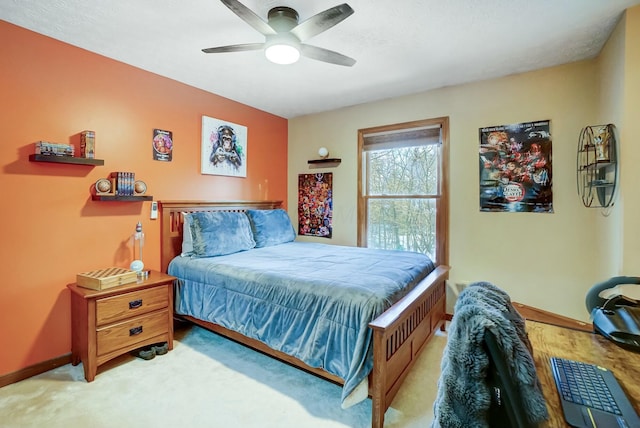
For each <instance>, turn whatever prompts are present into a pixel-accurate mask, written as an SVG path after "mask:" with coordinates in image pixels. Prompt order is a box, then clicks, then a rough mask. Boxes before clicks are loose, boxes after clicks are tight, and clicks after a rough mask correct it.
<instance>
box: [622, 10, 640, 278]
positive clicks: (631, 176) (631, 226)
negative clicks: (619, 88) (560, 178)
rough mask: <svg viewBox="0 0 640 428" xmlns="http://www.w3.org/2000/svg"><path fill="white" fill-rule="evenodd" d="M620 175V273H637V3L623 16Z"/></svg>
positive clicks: (639, 255) (639, 207)
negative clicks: (621, 216) (621, 217)
mask: <svg viewBox="0 0 640 428" xmlns="http://www.w3.org/2000/svg"><path fill="white" fill-rule="evenodd" d="M625 20H626V22H625V44H624V77H623V79H624V99H623V101H622V103H623V109H622V111H623V117H622V123H623V127H622V129H621V132H620V139H621V141H622V149H621V152H622V153H621V163H620V170H621V171H620V177H621V183H622V186H621V189H622V192H621V195H620V196H621V198H620V199H621V202H622V211H623V229H622V230H623V231H624V232H623V246H622V248H623V257H622V260H623V262H622V270H621V273H623V274H625V275H640V168H638V165H640V149H638V147H640V6H636V7H634V8H631V9H628V10H627V12H626V17H625Z"/></svg>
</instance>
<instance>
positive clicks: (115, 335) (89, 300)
mask: <svg viewBox="0 0 640 428" xmlns="http://www.w3.org/2000/svg"><path fill="white" fill-rule="evenodd" d="M175 279H176V278H175V277H173V276H171V275H167V274H164V273H161V272H156V271H151V272H150V273H149V276H148V277H147V278H144V279H140V280H138V281H136V282H132V283H130V284H125V285H120V286H117V287H112V288H107V289H104V290H92V289H89V288H83V287H80V286H78V284H69V285H68V288H69V290H70V291H71V315H72V336H71V339H72V340H71V363H72V364H73V365H74V366H75V365H78V364H79V363H80V362H82V365H83V366H84V377H85V379H86V380H87V382H91V381H93V380H94V379H95V376H96V372H97V370H98V366H100V365H101V364H103V363H105V362H107V361H109V360H111V359H113V358H115V357H118V356H120V355H122V354H126V353H127V352H129V351H132V350H134V349H137V348H141V347H143V346H147V345H151V344H153V343H159V342H167V343H168V344H169V350H171V349H173V281H174V280H175Z"/></svg>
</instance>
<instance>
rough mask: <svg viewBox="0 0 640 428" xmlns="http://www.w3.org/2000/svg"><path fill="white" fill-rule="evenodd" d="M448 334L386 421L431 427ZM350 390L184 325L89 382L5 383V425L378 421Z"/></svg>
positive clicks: (39, 379)
mask: <svg viewBox="0 0 640 428" xmlns="http://www.w3.org/2000/svg"><path fill="white" fill-rule="evenodd" d="M445 344H446V336H445V335H442V334H438V335H436V336H435V337H434V338H433V339H432V340H431V341H430V342H429V344H428V345H427V347H426V349H425V350H424V352H423V353H422V354H421V355H420V358H419V359H418V361H417V363H416V366H415V367H414V368H413V370H412V371H411V373H410V374H409V376H408V378H407V379H406V381H405V383H404V384H403V385H402V388H401V389H400V391H399V393H398V395H397V396H396V398H395V400H394V402H393V404H392V406H391V408H390V409H389V410H387V413H386V415H385V427H402V428H405V427H407V428H408V427H416V428H417V427H428V426H429V425H430V423H431V420H432V418H433V409H432V407H433V401H434V398H435V394H436V389H437V381H438V377H439V373H440V359H441V356H442V351H443V349H444V346H445ZM340 391H341V388H340V386H338V385H335V384H333V383H331V382H328V381H326V380H323V379H320V378H318V377H316V376H314V375H311V374H308V373H306V372H304V371H301V370H299V369H296V368H294V367H291V366H289V365H287V364H285V363H282V362H280V361H278V360H275V359H273V358H270V357H268V356H265V355H263V354H261V353H259V352H256V351H253V350H250V349H248V348H246V347H244V346H242V345H239V344H237V343H235V342H233V341H230V340H228V339H225V338H223V337H221V336H218V335H216V334H214V333H211V332H209V331H207V330H204V329H202V328H199V327H189V328H183V329H180V330H178V331H176V340H175V341H174V350H173V351H171V352H169V353H168V354H166V355H160V356H156V357H155V358H154V359H153V360H150V361H144V360H141V359H139V358H135V357H132V356H129V355H126V356H122V357H120V358H118V359H116V360H113V361H111V362H109V363H107V364H105V365H104V366H101V367H100V368H99V369H98V375H97V376H96V379H95V381H94V382H91V383H87V382H86V381H85V380H84V373H83V368H82V364H80V365H78V366H76V367H73V366H72V365H70V364H68V365H66V366H63V367H58V368H56V369H54V370H51V371H49V372H46V373H43V374H41V375H38V376H34V377H32V378H29V379H26V380H24V381H22V382H18V383H15V384H12V385H8V386H6V387H4V388H0V426H2V427H9V428H14V427H16V428H17V427H51V428H55V427H64V428H75V427H95V428H102V427H104V428H111V427H118V428H129V427H132V428H133V427H150V428H164V427H185V428H191V427H194V428H198V427H207V428H212V427H213V428H217V427H221V428H222V427H224V428H227V427H261V428H262V427H265V428H269V427H273V428H276V427H277V428H288V427H291V428H294V427H295V428H298V427H305V428H313V427H322V428H325V427H328V428H330V427H357V428H359V427H370V426H371V400H369V399H367V400H366V401H364V402H361V403H359V404H357V405H355V406H353V407H351V408H349V409H346V410H343V409H342V408H341V407H340Z"/></svg>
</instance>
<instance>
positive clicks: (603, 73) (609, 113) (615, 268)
mask: <svg viewBox="0 0 640 428" xmlns="http://www.w3.org/2000/svg"><path fill="white" fill-rule="evenodd" d="M625 29H626V25H625V18H624V17H623V18H622V20H621V21H620V23H619V24H618V25H617V26H616V28H615V30H614V31H613V33H612V34H611V36H610V37H609V40H608V41H607V43H606V44H605V46H604V47H603V49H602V51H601V53H600V55H599V56H598V58H597V60H596V64H597V67H598V71H597V72H598V79H599V82H598V87H597V88H596V89H597V91H598V118H597V123H598V124H605V123H612V124H614V125H616V130H617V137H618V139H619V137H620V132H621V131H622V129H623V127H624V126H623V123H622V122H623V119H624V110H623V109H624V87H625V84H624V64H625V60H624V54H625V53H624V47H625ZM595 124H596V123H594V125H595ZM620 149H622V150H620ZM624 150H625V148H624V147H621V145H620V144H619V147H618V152H619V153H618V155H620V154H621V151H624ZM620 171H621V169H620V168H618V172H620ZM617 193H618V196H617V197H616V199H615V201H614V205H613V207H612V208H610V209H607V210H599V212H598V214H599V215H598V216H597V219H596V228H595V232H597V235H598V255H597V256H598V257H599V258H600V259H601V260H602V261H603V266H602V270H603V276H606V277H611V276H615V275H618V274H620V272H621V270H622V260H623V258H622V254H623V238H624V237H623V234H622V232H623V227H622V226H623V224H622V222H623V219H624V217H623V213H624V209H623V203H622V200H621V198H620V194H621V192H620V186H618V189H617ZM605 273H608V274H605Z"/></svg>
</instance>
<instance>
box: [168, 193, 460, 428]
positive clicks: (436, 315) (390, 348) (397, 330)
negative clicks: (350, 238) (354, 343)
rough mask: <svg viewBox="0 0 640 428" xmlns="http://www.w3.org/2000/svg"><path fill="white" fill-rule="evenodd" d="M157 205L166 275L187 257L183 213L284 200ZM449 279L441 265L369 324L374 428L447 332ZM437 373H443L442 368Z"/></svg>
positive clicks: (235, 336) (255, 344) (257, 345)
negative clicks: (421, 358)
mask: <svg viewBox="0 0 640 428" xmlns="http://www.w3.org/2000/svg"><path fill="white" fill-rule="evenodd" d="M158 205H159V210H160V223H161V226H160V227H161V229H160V240H161V261H160V262H161V263H160V264H161V268H162V271H163V272H166V271H167V268H168V266H169V262H171V260H172V259H173V258H174V257H176V256H178V255H180V253H181V252H182V222H183V218H182V213H185V212H197V211H245V210H247V209H274V208H280V207H281V206H282V201H160V202H158ZM448 274H449V267H448V266H444V265H441V266H437V267H436V269H435V270H434V271H433V272H431V273H430V274H429V275H428V276H427V277H426V278H425V279H423V280H422V281H421V282H420V283H419V284H418V285H417V286H416V287H415V288H414V289H413V290H412V291H411V292H409V293H408V294H407V295H406V296H405V297H404V298H402V299H401V300H400V301H398V302H396V304H394V305H393V306H392V307H390V308H389V309H388V310H387V311H386V312H384V313H383V314H382V315H380V316H379V317H378V318H376V319H375V320H373V321H372V322H371V323H370V324H369V326H370V327H371V329H372V330H373V370H372V371H371V374H370V375H369V396H370V397H371V400H372V414H371V426H372V427H373V428H382V427H383V425H384V414H385V412H386V410H387V409H388V408H389V406H390V405H391V402H392V401H393V398H394V397H395V395H396V394H397V392H398V390H399V389H400V386H401V385H402V382H403V381H404V379H405V378H406V376H407V374H408V373H409V371H410V369H411V367H412V366H413V364H414V363H415V361H416V359H417V356H418V355H419V353H420V352H421V351H422V349H423V348H424V346H425V344H426V343H427V342H428V341H429V339H431V337H432V336H433V334H434V333H435V331H436V330H437V329H438V328H441V329H444V323H445V320H446V315H445V311H446V309H445V296H446V293H445V281H446V279H447V278H448ZM181 317H182V318H185V319H188V320H189V321H191V322H193V323H195V324H197V325H200V326H202V327H204V328H206V329H208V330H211V331H214V332H216V333H219V334H221V335H223V336H226V337H228V338H230V339H232V340H235V341H237V342H240V343H242V344H244V345H247V346H249V347H251V348H253V349H256V350H258V351H260V352H263V353H266V354H268V355H271V356H273V357H276V358H278V359H280V360H283V361H285V362H287V363H289V364H292V365H294V366H296V367H298V368H301V369H303V370H306V371H308V372H311V373H314V374H316V375H318V376H321V377H323V378H325V379H327V380H329V381H331V382H335V383H339V384H343V383H344V381H343V380H342V379H340V378H339V377H337V376H335V375H333V374H331V373H328V372H326V371H324V370H322V369H318V368H314V367H310V366H308V365H306V364H305V363H304V362H302V361H300V360H298V359H297V358H294V357H292V356H289V355H287V354H284V353H282V352H279V351H276V350H273V349H271V348H269V347H268V346H267V345H265V344H264V343H262V342H260V341H257V340H255V339H251V338H248V337H245V336H243V335H242V334H240V333H237V332H235V331H231V330H228V329H226V328H224V327H222V326H219V325H217V324H213V323H210V322H206V321H202V320H198V319H195V318H193V317H185V316H181ZM437 369H438V370H439V367H438V368H437Z"/></svg>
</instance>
